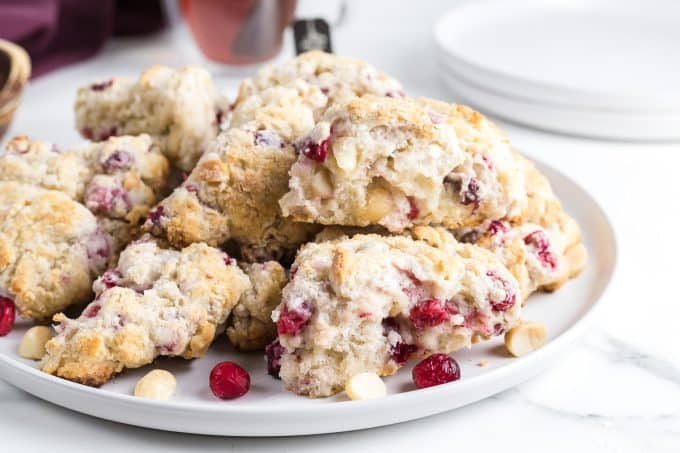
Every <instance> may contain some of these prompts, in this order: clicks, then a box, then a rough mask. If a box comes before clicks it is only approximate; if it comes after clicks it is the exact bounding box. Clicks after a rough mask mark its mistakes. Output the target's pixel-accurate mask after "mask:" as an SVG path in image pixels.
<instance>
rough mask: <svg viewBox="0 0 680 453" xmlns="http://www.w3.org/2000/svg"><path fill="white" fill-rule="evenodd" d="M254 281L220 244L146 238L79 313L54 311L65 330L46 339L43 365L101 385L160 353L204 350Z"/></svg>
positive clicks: (134, 246)
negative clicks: (165, 244)
mask: <svg viewBox="0 0 680 453" xmlns="http://www.w3.org/2000/svg"><path fill="white" fill-rule="evenodd" d="M248 285H249V281H248V278H247V277H246V275H245V274H244V273H243V272H242V271H241V270H240V269H239V268H238V266H237V265H236V263H235V262H234V261H233V260H231V259H230V258H229V257H228V256H227V255H226V254H224V252H222V251H220V250H218V249H215V248H211V247H208V246H207V245H205V244H193V245H191V246H189V247H187V248H185V249H183V250H181V251H178V250H173V249H164V248H162V247H160V246H159V244H158V243H156V242H154V241H150V240H149V238H143V240H142V241H141V242H140V241H138V242H135V243H133V244H131V245H130V246H129V247H128V248H127V249H126V250H125V251H123V253H121V256H120V260H119V262H118V266H117V267H116V268H115V269H112V270H109V271H107V272H106V273H105V274H104V275H103V276H102V277H101V278H100V279H99V280H97V282H95V284H94V285H93V286H94V289H95V292H96V293H97V297H96V298H95V300H94V301H93V302H92V303H91V304H90V305H89V306H88V307H86V308H85V310H84V311H83V313H82V314H81V316H80V317H79V318H77V319H69V318H67V317H66V316H64V315H63V314H59V315H57V316H55V317H54V321H55V322H56V323H58V326H57V327H56V329H57V332H58V335H57V336H55V337H54V338H53V339H52V340H50V341H49V342H48V343H47V345H46V351H47V355H46V356H45V357H44V358H43V362H42V364H41V367H42V370H43V371H45V372H46V373H50V374H54V375H57V376H61V377H64V378H66V379H70V380H74V381H77V382H81V383H85V384H88V385H101V384H103V383H105V382H106V381H108V380H109V379H110V378H111V377H112V376H113V375H114V374H116V373H119V372H121V371H122V370H123V369H124V368H137V367H140V366H143V365H146V364H148V363H151V362H152V361H153V359H154V358H155V357H157V356H159V355H166V356H181V357H184V358H187V359H190V358H197V357H201V356H203V355H204V354H205V352H206V351H207V349H208V346H209V345H210V344H211V343H212V341H213V339H214V337H215V333H216V329H217V326H218V325H220V324H223V323H224V322H225V321H226V320H227V317H228V315H229V313H230V311H231V309H232V308H233V307H234V306H235V305H236V303H237V302H238V300H239V298H240V296H241V294H242V293H243V292H244V291H245V290H246V289H247V288H248Z"/></svg>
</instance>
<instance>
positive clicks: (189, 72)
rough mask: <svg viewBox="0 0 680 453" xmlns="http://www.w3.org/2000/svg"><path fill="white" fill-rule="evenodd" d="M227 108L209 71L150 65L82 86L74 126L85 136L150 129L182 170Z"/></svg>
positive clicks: (190, 165) (102, 137) (96, 137)
mask: <svg viewBox="0 0 680 453" xmlns="http://www.w3.org/2000/svg"><path fill="white" fill-rule="evenodd" d="M226 111H228V103H227V102H226V100H225V99H224V97H222V96H221V95H219V94H218V92H217V91H216V89H215V87H214V85H213V81H212V78H211V77H210V74H209V73H208V72H207V71H206V70H205V69H202V68H199V67H196V66H186V67H183V68H181V69H179V70H174V69H171V68H169V67H166V66H153V67H151V68H149V69H147V70H146V71H144V72H143V73H142V75H141V76H140V78H139V80H138V81H136V82H135V81H132V80H129V79H125V78H117V77H116V78H112V79H108V80H105V81H101V82H98V83H94V84H91V85H89V86H84V87H81V88H80V89H79V90H78V95H77V98H76V103H75V114H76V126H77V127H78V130H79V131H80V133H81V134H82V135H83V136H84V137H86V138H88V139H90V140H95V141H101V140H106V139H107V138H109V137H111V136H114V135H137V134H142V133H146V134H150V135H152V136H153V137H154V138H155V139H157V140H158V141H159V143H160V145H161V149H162V150H163V152H164V153H165V155H166V156H167V157H168V159H169V160H170V163H171V164H172V165H173V166H175V167H177V168H179V169H181V170H183V171H189V170H191V169H192V168H193V166H194V164H195V163H196V161H198V158H199V157H200V156H201V154H203V151H205V149H206V147H207V145H208V143H209V142H210V141H211V140H212V139H213V138H215V136H216V135H217V133H218V131H219V128H220V123H221V122H222V116H223V112H226Z"/></svg>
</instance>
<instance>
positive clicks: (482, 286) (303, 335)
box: [268, 227, 521, 396]
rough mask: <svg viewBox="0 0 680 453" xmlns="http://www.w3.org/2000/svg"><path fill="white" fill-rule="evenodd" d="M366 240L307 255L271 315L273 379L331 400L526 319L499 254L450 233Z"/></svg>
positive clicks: (308, 249)
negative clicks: (352, 386)
mask: <svg viewBox="0 0 680 453" xmlns="http://www.w3.org/2000/svg"><path fill="white" fill-rule="evenodd" d="M414 231H416V233H414V234H417V237H420V238H422V239H421V240H415V239H412V238H410V237H406V236H388V237H386V236H379V235H357V236H354V237H352V238H347V237H344V238H340V239H338V240H335V241H330V242H322V243H310V244H307V245H305V246H304V247H302V249H300V252H299V253H298V256H297V258H296V260H295V264H294V265H293V268H292V270H291V282H290V283H289V284H288V285H287V286H286V287H285V288H284V291H283V298H282V302H281V305H280V306H279V307H277V309H276V310H275V311H274V313H273V315H272V319H274V320H275V321H276V323H277V331H278V334H279V339H278V343H274V344H273V345H272V346H270V347H269V348H268V359H269V364H270V366H269V368H270V371H275V370H276V368H278V367H280V372H279V375H280V377H281V379H282V380H283V383H284V385H285V387H286V388H287V389H288V390H291V391H293V392H295V393H299V394H305V395H310V396H327V395H331V394H333V393H336V392H338V391H340V390H341V389H342V388H343V386H344V384H345V381H346V380H347V379H349V378H350V377H351V376H353V375H355V374H357V373H360V372H375V373H378V374H380V375H389V374H393V373H395V372H396V371H397V370H398V369H399V367H401V366H402V365H403V364H404V363H405V362H406V361H407V360H408V359H409V358H410V357H411V356H412V355H414V356H415V355H425V354H429V353H434V352H443V353H450V352H453V351H456V350H459V349H461V348H464V347H467V346H470V344H471V342H472V341H473V338H474V337H488V336H493V335H498V334H500V333H502V332H503V331H504V330H505V329H507V328H509V327H511V326H512V325H513V324H514V323H515V322H516V321H517V319H518V317H519V314H520V310H521V300H520V294H519V286H518V283H517V281H516V280H515V278H514V277H513V276H512V274H510V272H509V271H508V270H507V269H506V268H505V267H504V266H503V264H502V263H501V262H500V261H499V260H498V258H496V257H495V256H494V255H493V254H492V253H490V252H489V251H487V250H484V249H482V248H480V247H477V246H474V245H468V244H460V243H458V242H457V241H456V240H455V239H454V238H453V236H452V235H451V234H450V233H448V232H447V231H446V230H444V229H441V228H430V227H417V228H416V229H415V230H414Z"/></svg>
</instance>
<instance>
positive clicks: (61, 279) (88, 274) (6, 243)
mask: <svg viewBox="0 0 680 453" xmlns="http://www.w3.org/2000/svg"><path fill="white" fill-rule="evenodd" d="M112 248H113V246H112V240H111V238H110V237H109V235H108V234H106V233H105V232H103V231H101V230H100V229H99V227H98V225H97V220H96V218H95V217H94V215H92V213H91V212H90V211H88V210H87V209H86V208H85V207H84V206H83V205H81V204H79V203H77V202H75V201H73V200H72V199H70V198H69V197H68V196H67V195H65V194H63V193H61V192H57V191H53V190H46V189H42V188H39V187H34V186H29V185H25V184H21V183H16V182H0V289H1V290H2V291H3V292H4V293H7V294H8V295H9V296H10V297H12V298H13V299H14V303H15V305H16V307H17V309H18V311H19V313H20V314H21V315H22V316H24V317H26V318H30V319H35V320H44V319H48V318H49V317H50V316H52V315H53V314H54V313H57V312H59V311H61V310H64V309H65V308H66V307H68V306H70V305H73V304H78V303H81V302H84V301H85V300H86V299H87V297H88V296H89V295H90V294H91V290H90V287H91V285H92V280H93V279H94V278H95V277H96V276H97V275H98V274H99V273H101V272H102V271H103V270H104V269H105V268H106V266H107V265H108V264H109V260H110V258H111V255H112V254H113V250H112Z"/></svg>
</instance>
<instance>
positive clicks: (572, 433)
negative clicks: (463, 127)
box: [0, 0, 680, 453]
mask: <svg viewBox="0 0 680 453" xmlns="http://www.w3.org/2000/svg"><path fill="white" fill-rule="evenodd" d="M308 3H309V2H308ZM409 5H413V4H409ZM449 7H450V2H446V1H443V0H442V1H433V0H432V1H428V2H418V8H417V9H416V8H415V7H413V6H410V7H408V8H405V7H402V6H401V5H400V2H389V1H387V0H381V1H372V2H358V1H354V2H350V3H349V9H348V15H347V17H346V20H345V21H344V22H343V24H342V25H341V26H340V27H339V28H338V29H337V30H336V31H335V34H334V41H335V51H336V52H337V53H340V54H347V55H352V56H356V57H360V58H364V59H366V60H368V61H370V62H371V63H373V64H375V65H376V66H378V67H380V68H381V69H384V70H385V71H386V72H388V73H390V74H392V75H394V76H396V77H397V78H399V79H401V80H402V82H403V83H404V85H405V87H406V88H407V91H408V92H409V93H410V94H414V95H425V96H431V97H438V98H441V99H445V100H452V98H451V96H450V95H449V94H448V93H447V91H446V90H445V88H444V87H443V85H442V84H440V83H439V80H438V77H437V73H436V64H435V62H434V56H435V52H434V49H433V47H432V45H433V42H432V38H431V28H432V24H433V23H434V21H435V20H436V19H437V17H438V16H440V15H441V14H442V13H443V12H444V11H446V10H447V9H448V8H449ZM330 14H332V13H330ZM366 30H371V33H370V34H369V35H366ZM187 45H188V44H187V42H186V41H185V40H184V39H183V37H182V36H181V34H178V32H177V31H176V32H175V33H169V32H167V33H165V34H163V35H159V36H155V37H151V38H144V39H134V40H132V39H126V40H116V41H114V42H111V43H110V44H108V45H107V46H106V48H105V49H104V50H103V51H102V53H101V54H100V55H99V56H98V57H96V58H94V59H92V60H89V61H88V62H86V63H84V64H80V65H76V66H72V67H70V68H68V69H65V70H62V71H58V72H56V73H53V74H51V75H49V76H47V77H44V78H41V79H39V80H37V81H35V83H33V84H32V85H31V86H30V87H29V88H28V90H27V92H26V95H25V100H24V103H23V105H22V108H21V109H20V111H19V113H18V117H17V118H16V121H15V123H14V124H13V126H12V128H11V130H10V133H9V134H10V135H11V134H15V133H29V134H32V135H34V136H39V137H42V138H47V139H49V140H52V141H55V142H58V143H66V144H69V143H76V142H77V141H78V137H77V135H76V133H75V131H74V128H73V118H72V112H71V104H72V102H73V94H74V92H75V89H76V87H77V86H78V85H80V84H81V83H83V82H84V81H89V80H92V79H96V78H98V77H104V76H108V75H111V74H121V75H133V76H134V75H135V74H137V73H138V72H139V71H140V70H141V69H143V68H144V67H146V66H148V65H150V64H151V63H166V64H171V65H172V64H175V65H177V64H180V63H184V62H188V61H192V60H193V59H195V58H196V56H195V55H194V56H192V55H193V54H192V51H191V50H187V49H186V46H187ZM290 49H291V46H290V43H289V42H287V43H286V46H285V48H284V51H283V52H282V55H281V56H280V58H284V57H288V56H291V55H292V51H291V50H290ZM241 76H242V75H234V74H221V75H220V76H219V79H218V80H219V83H220V85H221V87H222V88H224V89H225V90H233V89H234V87H235V86H236V83H237V81H238V78H240V77H241ZM498 122H499V124H500V125H501V126H502V127H503V128H504V129H505V130H506V131H507V133H508V135H509V136H510V137H511V139H512V140H513V141H514V143H515V145H516V146H517V147H518V148H520V149H521V150H523V151H524V152H526V153H527V154H529V155H533V156H536V157H540V158H541V159H542V160H544V161H546V162H549V163H550V164H551V165H553V166H555V167H556V168H558V169H560V170H561V171H562V172H564V173H565V174H567V175H568V176H570V177H571V178H573V179H574V180H576V181H577V182H579V183H580V184H581V185H582V186H583V187H585V188H586V189H587V190H588V191H589V192H590V193H592V194H593V195H594V196H595V197H596V198H597V200H598V201H599V202H600V203H601V205H602V206H604V208H605V209H606V211H607V213H608V214H609V216H610V218H611V219H612V221H613V224H614V227H615V229H616V232H617V236H618V240H619V247H620V253H619V257H620V258H619V259H620V262H619V265H618V272H617V276H616V278H615V280H614V282H613V283H612V287H611V289H610V291H609V292H608V294H607V297H608V298H610V299H611V300H610V301H609V303H607V306H606V309H605V310H604V311H603V312H601V313H600V315H599V318H598V319H597V320H596V322H595V325H594V326H593V328H592V329H591V330H590V331H589V333H588V334H587V335H586V336H585V337H584V338H583V339H582V340H581V341H580V342H578V343H577V344H576V345H575V346H574V347H573V348H572V349H571V350H570V351H569V352H568V353H567V354H565V355H564V356H563V358H562V360H561V361H560V363H559V364H558V365H556V366H555V367H553V368H551V369H550V370H549V371H547V372H545V373H543V374H541V375H539V376H538V377H536V378H534V379H532V380H531V381H528V382H526V383H524V384H522V385H520V386H518V387H516V388H514V389H511V390H508V391H506V392H503V393H500V394H498V395H496V396H494V397H491V398H488V399H486V400H484V401H481V402H479V403H476V404H472V405H470V406H467V407H464V408H462V409H458V410H456V411H453V412H449V413H444V414H441V415H437V416H433V417H429V418H425V419H422V420H418V421H414V422H408V423H402V424H399V425H394V426H389V427H384V428H376V429H371V430H364V431H359V432H353V433H343V434H332V435H323V436H311V437H305V438H274V439H248V438H217V437H200V436H193V435H184V434H175V433H166V432H159V431H152V430H147V429H141V428H135V427H129V426H125V425H120V424H116V423H111V422H107V421H102V420H98V419H94V418H91V417H88V416H85V415H81V414H78V413H75V412H71V411H68V410H66V409H62V408H60V407H57V406H54V405H51V404H49V403H45V402H43V401H41V400H38V399H36V398H34V397H32V396H30V395H28V394H26V393H23V392H22V391H19V390H17V389H15V388H13V387H11V386H9V385H7V384H5V383H3V382H1V381H0V439H1V440H2V444H1V445H2V447H1V448H2V451H8V452H12V451H55V450H56V451H69V452H72V453H75V452H81V451H82V452H91V451H93V449H96V450H97V451H98V452H102V453H103V452H108V451H118V452H119V451H138V450H142V449H143V450H144V451H164V452H174V451H189V450H190V451H246V450H247V451H253V452H259V451H290V452H296V453H303V452H308V451H309V452H312V451H313V452H316V451H319V450H320V449H321V448H324V450H327V451H343V452H344V451H385V450H387V449H390V451H395V452H400V451H404V452H412V451H428V452H429V451H432V452H434V451H461V450H464V449H467V448H470V449H475V450H476V449H479V448H480V447H481V448H482V451H513V452H514V451H523V452H531V451H550V452H554V453H557V452H569V453H573V452H574V451H586V452H590V451H593V452H648V451H649V452H678V451H680V353H679V352H678V345H680V328H678V326H677V324H678V319H680V299H679V297H678V295H677V293H675V292H674V290H672V288H673V287H674V286H673V285H674V282H677V280H678V276H677V269H678V265H677V262H676V260H677V257H678V256H680V245H679V243H678V241H677V240H675V239H673V236H672V234H673V231H674V229H675V228H676V227H677V226H678V225H680V203H679V202H678V200H680V182H679V181H678V179H677V172H678V170H677V169H678V167H680V144H668V143H666V144H651V143H620V142H613V141H612V142H606V141H593V140H588V139H583V138H576V137H568V136H563V135H552V134H548V133H544V132H538V131H535V130H531V129H528V128H524V127H521V126H519V125H515V124H509V123H507V122H504V121H498ZM444 449H445V450H444Z"/></svg>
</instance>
